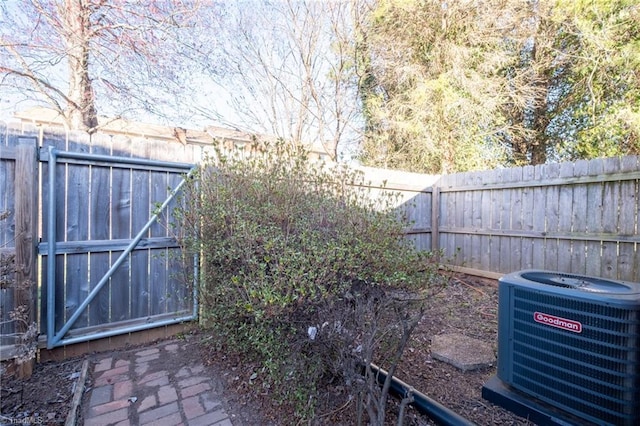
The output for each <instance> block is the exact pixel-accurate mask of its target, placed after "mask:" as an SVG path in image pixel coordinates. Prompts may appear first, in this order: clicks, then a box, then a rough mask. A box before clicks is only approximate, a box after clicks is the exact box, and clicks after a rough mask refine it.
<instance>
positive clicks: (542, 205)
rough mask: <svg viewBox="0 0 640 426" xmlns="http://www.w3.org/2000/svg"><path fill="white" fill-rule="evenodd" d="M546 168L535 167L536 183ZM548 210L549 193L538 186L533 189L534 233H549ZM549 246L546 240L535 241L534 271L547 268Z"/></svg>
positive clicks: (532, 250)
mask: <svg viewBox="0 0 640 426" xmlns="http://www.w3.org/2000/svg"><path fill="white" fill-rule="evenodd" d="M544 171H545V168H544V166H542V165H538V166H535V167H534V168H533V178H534V180H535V181H540V180H542V179H543V177H544ZM546 208H547V191H546V188H544V187H539V186H536V187H534V188H533V207H532V209H533V211H534V212H535V214H534V215H533V218H532V219H533V223H532V231H533V232H535V233H537V234H539V235H545V233H546V232H547V222H546V219H545V212H546ZM546 245H547V239H546V238H539V239H534V240H533V247H532V248H531V252H532V253H531V267H532V268H534V269H544V268H545V263H544V259H545V248H546Z"/></svg>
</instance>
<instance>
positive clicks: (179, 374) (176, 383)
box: [83, 340, 232, 426]
mask: <svg viewBox="0 0 640 426" xmlns="http://www.w3.org/2000/svg"><path fill="white" fill-rule="evenodd" d="M188 350H194V348H193V347H190V345H189V344H188V343H185V342H182V341H177V340H173V341H168V342H161V343H158V344H156V345H154V346H151V347H147V348H141V349H137V350H133V351H125V352H119V353H117V354H110V355H109V356H102V357H100V356H99V357H98V358H97V359H96V361H95V362H94V363H93V364H92V368H93V383H92V384H91V387H90V389H89V392H88V395H85V398H84V401H85V403H84V404H83V419H84V422H83V424H84V425H85V426H107V425H117V426H128V425H131V426H134V425H141V426H142V425H158V426H171V425H189V426H200V425H203V426H205V425H215V426H231V425H232V423H231V420H230V418H229V416H228V415H227V413H226V412H225V409H224V408H223V405H222V402H221V399H220V397H221V394H220V393H221V390H220V389H219V388H218V387H217V386H216V385H215V383H214V381H213V380H212V378H211V377H210V376H208V375H207V374H206V372H205V369H204V366H203V365H202V363H199V362H197V363H185V359H193V357H185V356H184V353H185V351H188ZM181 355H182V356H181ZM86 401H88V403H86Z"/></svg>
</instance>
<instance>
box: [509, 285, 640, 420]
mask: <svg viewBox="0 0 640 426" xmlns="http://www.w3.org/2000/svg"><path fill="white" fill-rule="evenodd" d="M535 312H544V313H545V314H548V315H553V316H557V317H560V318H565V319H570V320H573V321H577V322H580V323H581V324H582V331H581V332H580V333H574V332H572V331H567V330H563V329H559V328H555V327H550V326H549V325H546V324H540V323H537V322H534V321H533V315H534V313H535ZM512 315H513V316H512V320H513V323H512V324H513V330H512V331H513V346H512V350H513V353H512V362H513V365H512V374H513V377H512V378H511V379H512V380H511V383H512V385H513V386H514V387H516V388H518V389H520V390H522V391H525V392H527V393H529V394H532V395H534V396H535V397H537V398H539V399H541V400H543V401H546V402H548V403H551V404H553V405H554V406H557V407H559V408H562V409H564V410H566V411H568V412H571V413H573V414H576V415H579V416H581V417H583V418H585V417H587V418H589V419H590V420H592V421H594V422H596V423H602V422H607V423H610V424H631V423H630V421H633V419H638V413H640V307H637V309H622V308H620V307H615V306H609V305H606V304H604V303H597V302H591V301H584V300H574V299H570V298H567V297H560V296H558V295H554V294H549V293H541V292H537V291H530V290H527V289H521V288H517V287H514V288H513V312H512Z"/></svg>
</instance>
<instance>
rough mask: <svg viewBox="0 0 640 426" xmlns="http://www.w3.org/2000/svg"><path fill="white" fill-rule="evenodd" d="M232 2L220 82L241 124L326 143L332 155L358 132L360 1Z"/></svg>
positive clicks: (223, 35)
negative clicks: (356, 21) (356, 17)
mask: <svg viewBox="0 0 640 426" xmlns="http://www.w3.org/2000/svg"><path fill="white" fill-rule="evenodd" d="M249 3H250V5H251V6H248V5H247V2H242V3H231V2H230V3H227V4H226V8H227V9H226V13H225V16H226V18H227V19H225V20H224V21H221V22H220V25H221V26H220V28H218V30H217V31H218V33H219V34H220V38H219V42H220V50H221V52H223V53H222V55H221V57H222V58H223V59H221V62H222V64H224V73H223V75H224V78H222V79H220V80H218V82H217V83H218V85H219V87H220V89H221V90H222V91H224V92H225V93H226V96H227V98H228V99H229V107H230V108H231V109H232V110H233V111H234V112H235V114H236V116H237V123H238V124H239V125H242V126H245V127H249V128H253V129H256V130H259V131H261V132H266V133H269V134H273V135H276V136H279V137H282V138H283V139H286V140H290V141H293V142H296V143H297V142H304V143H315V144H318V145H320V144H321V145H323V146H324V148H325V150H326V151H327V152H330V153H331V154H332V156H333V157H334V158H337V156H338V147H339V145H345V144H348V143H349V142H351V141H353V139H355V138H356V137H357V136H358V131H357V130H358V125H359V112H360V108H359V103H358V97H357V92H356V90H357V85H356V83H355V82H356V78H357V76H356V74H355V69H354V67H353V60H352V58H353V55H354V51H353V49H354V48H355V44H354V43H353V40H354V39H353V22H352V17H353V15H352V10H353V4H355V3H356V2H355V1H351V2H350V1H331V2H317V1H297V0H283V1H279V2H269V1H263V0H255V1H252V2H249Z"/></svg>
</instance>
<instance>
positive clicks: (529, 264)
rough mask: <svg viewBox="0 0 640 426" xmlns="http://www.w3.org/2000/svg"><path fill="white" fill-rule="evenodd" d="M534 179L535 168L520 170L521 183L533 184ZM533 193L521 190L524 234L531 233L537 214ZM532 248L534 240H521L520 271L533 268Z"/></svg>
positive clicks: (528, 189) (528, 167) (528, 190)
mask: <svg viewBox="0 0 640 426" xmlns="http://www.w3.org/2000/svg"><path fill="white" fill-rule="evenodd" d="M534 178H535V167H533V166H526V167H524V168H523V169H522V181H523V182H533V180H534ZM534 193H535V191H534V189H533V188H522V194H521V197H522V218H521V229H522V230H523V231H526V232H531V231H533V230H534V229H535V228H534V219H533V218H534V216H535V215H536V214H537V212H536V211H535V201H534V200H535V195H534ZM533 247H534V239H533V238H531V237H526V236H525V237H522V240H521V249H520V251H521V256H522V260H521V262H520V268H521V269H531V268H533Z"/></svg>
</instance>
